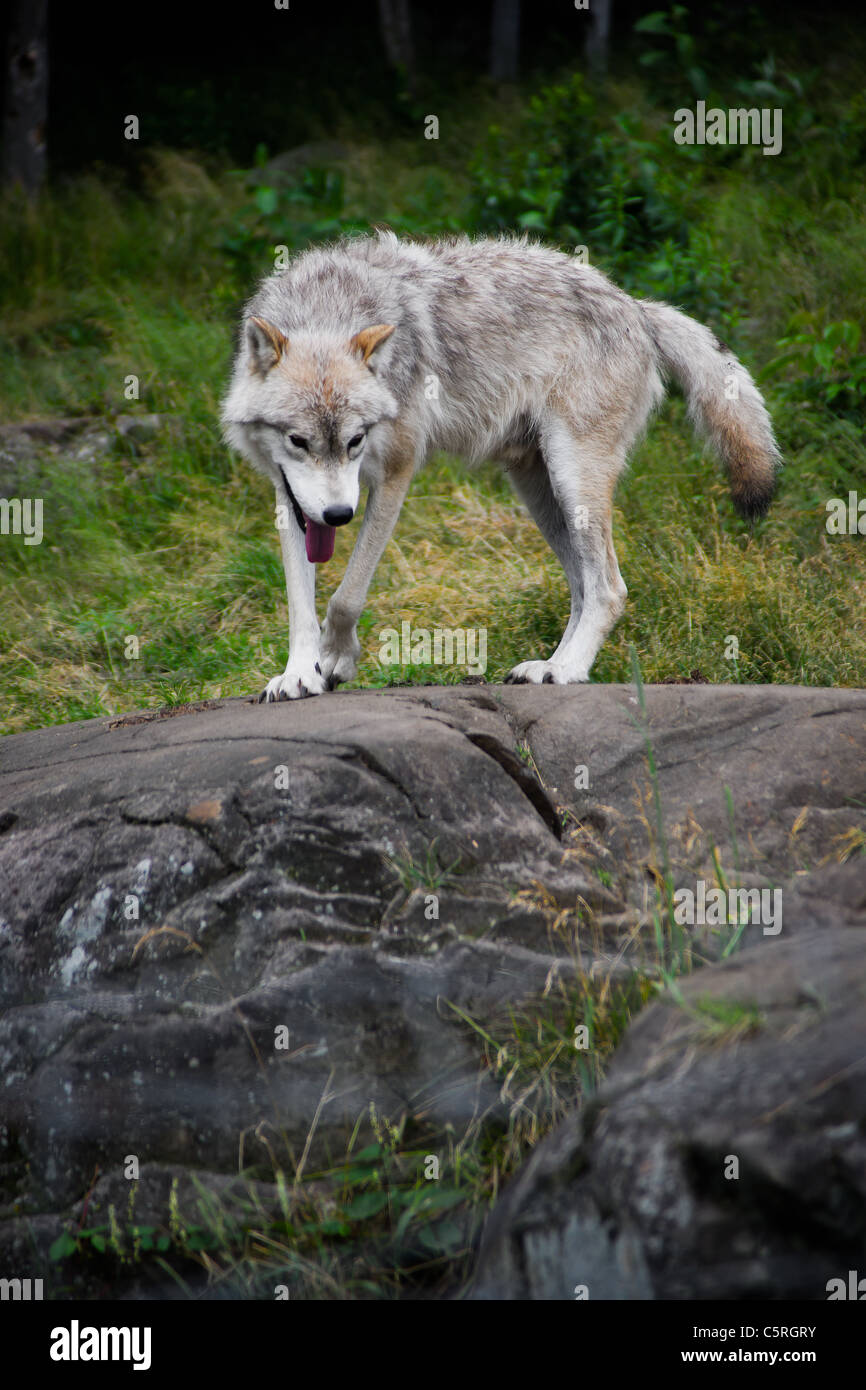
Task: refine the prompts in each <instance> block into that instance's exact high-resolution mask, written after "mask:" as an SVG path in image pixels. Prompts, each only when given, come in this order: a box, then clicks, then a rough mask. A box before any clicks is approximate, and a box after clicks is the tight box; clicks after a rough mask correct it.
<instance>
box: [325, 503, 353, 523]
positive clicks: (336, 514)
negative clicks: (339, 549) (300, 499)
mask: <svg viewBox="0 0 866 1390" xmlns="http://www.w3.org/2000/svg"><path fill="white" fill-rule="evenodd" d="M354 515H355V509H354V507H326V508H325V510H324V511H323V512H322V520H323V521H324V523H325V525H326V526H345V524H346V522H347V521H351V520H352V517H353V516H354Z"/></svg>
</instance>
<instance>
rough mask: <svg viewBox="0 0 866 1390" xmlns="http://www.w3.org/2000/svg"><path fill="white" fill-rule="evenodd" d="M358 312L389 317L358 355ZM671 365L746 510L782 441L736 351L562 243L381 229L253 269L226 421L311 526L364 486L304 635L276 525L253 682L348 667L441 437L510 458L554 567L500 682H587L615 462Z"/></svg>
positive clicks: (610, 576)
mask: <svg viewBox="0 0 866 1390" xmlns="http://www.w3.org/2000/svg"><path fill="white" fill-rule="evenodd" d="M253 320H258V321H261V322H263V324H264V327H263V328H262V327H259V326H257V325H256V324H255V323H253V322H252V321H253ZM373 325H377V326H385V325H389V326H391V325H392V326H393V332H391V333H390V334H389V335H388V334H385V335H384V336H382V335H381V333H379V334H378V338H379V339H380V340H377V342H376V345H375V346H374V347H373V349H372V350H371V351H370V353H369V356H368V357H367V358H366V360H364V357H363V353H364V351H365V350H366V348H365V346H364V343H365V342H367V340H362V341H361V343H360V344H359V342H358V341H357V340H356V342H355V345H354V346H351V340H353V339H355V335H358V334H363V332H364V330H367V329H371V328H372V326H373ZM273 330H277V332H276V334H274V333H273ZM382 332H384V329H382ZM272 338H274V340H275V341H276V346H275V347H274V346H272ZM372 338H374V339H376V338H377V333H373V335H372ZM367 346H369V342H367ZM669 376H672V377H673V378H674V379H675V380H677V381H678V382H679V384H680V385H681V386H682V387H683V390H684V391H685V393H686V396H687V399H688V402H689V410H690V414H691V417H692V419H693V421H694V423H695V424H696V425H697V427H698V428H699V429H700V430H701V431H702V432H703V433H705V434H706V435H708V436H709V438H710V439H711V440H712V442H713V443H714V444H715V446H716V447H717V449H718V450H719V452H720V453H721V456H722V458H723V460H724V461H725V463H726V464H727V466H728V469H729V473H730V478H731V485H732V490H733V493H734V497H735V501H736V502H737V504H738V505H739V506H740V508H741V510H743V511H744V512H746V513H748V514H753V513H755V512H760V511H761V510H763V509H765V507H766V505H767V503H768V501H769V497H770V495H771V493H772V487H773V482H774V478H775V473H776V469H777V467H778V464H779V457H778V452H777V450H776V446H775V441H774V439H773V432H772V426H771V424H770V420H769V417H768V415H767V412H766V409H765V408H764V404H763V401H762V399H761V396H760V394H759V392H758V390H757V388H756V387H755V385H754V383H753V381H752V378H751V377H750V376H749V373H748V372H747V371H746V369H745V368H744V367H743V366H742V365H741V364H740V363H739V362H737V360H736V359H735V358H734V357H733V356H732V355H731V354H730V352H729V351H728V350H727V349H725V348H723V347H722V345H720V344H719V343H718V341H717V340H716V339H715V338H714V337H713V335H712V333H710V331H709V330H708V329H706V328H704V327H703V326H702V325H701V324H698V323H696V322H695V321H694V320H693V319H690V318H688V317H687V316H686V315H684V314H681V313H680V312H679V311H678V310H676V309H673V308H670V307H669V306H667V305H663V304H658V303H652V302H650V301H639V300H635V299H633V298H631V296H629V295H627V294H625V293H624V291H622V290H620V289H618V288H617V287H616V286H615V285H614V284H612V283H611V282H610V281H609V280H608V279H607V278H606V277H605V276H604V275H603V274H602V273H601V272H600V271H598V270H596V269H595V268H594V267H592V266H588V265H584V264H581V263H580V262H578V261H577V260H575V259H573V258H571V257H569V256H568V255H565V254H563V253H562V252H559V251H554V250H551V249H549V248H547V247H544V246H541V245H538V244H534V243H532V242H529V241H528V240H527V239H525V238H499V239H479V240H477V241H471V240H469V239H466V238H455V239H448V240H440V241H436V242H433V243H430V244H419V243H413V242H407V241H400V240H398V239H397V237H395V236H394V235H393V234H392V233H389V232H380V233H379V234H378V235H377V236H376V237H363V238H358V239H354V240H348V241H345V242H342V243H340V244H338V245H336V246H334V247H329V248H325V249H316V250H311V251H307V252H305V253H304V254H302V255H300V256H299V257H297V258H296V260H295V261H294V262H293V264H292V265H291V267H290V268H289V269H288V270H287V271H284V272H282V273H280V274H278V275H273V276H271V277H269V278H268V279H266V280H264V281H263V282H262V284H261V285H260V287H259V289H258V291H257V292H256V294H255V295H254V296H253V298H252V299H251V300H250V301H249V303H248V304H247V306H246V308H245V311H244V320H243V331H242V334H241V342H240V347H239V350H238V354H237V357H236V361H235V366H234V372H233V376H232V380H231V384H230V387H229V390H228V393H227V396H226V398H225V401H224V404H223V412H222V419H223V427H224V433H225V437H226V439H227V441H228V442H229V443H230V444H232V445H233V446H234V447H236V448H237V449H238V450H239V451H240V452H241V453H242V454H243V455H244V456H245V457H246V458H247V459H248V461H249V462H250V463H251V464H253V465H254V466H255V467H257V468H259V469H261V470H262V471H263V472H265V473H266V474H267V475H268V476H269V477H270V478H271V479H272V481H273V483H274V486H275V489H276V494H277V501H278V502H280V503H282V504H283V505H291V497H292V494H293V495H294V499H295V501H296V502H297V504H298V506H299V508H300V510H301V511H302V512H303V514H304V516H305V517H306V518H307V519H308V520H310V519H311V520H312V521H313V522H314V523H316V524H318V523H320V522H321V521H322V520H323V515H324V512H325V511H326V510H328V509H329V508H333V507H337V508H343V509H344V511H348V509H350V508H351V509H352V510H353V511H354V509H356V508H357V505H358V498H359V492H360V486H361V484H362V483H366V484H367V485H368V486H369V497H368V502H367V507H366V509H365V516H364V521H363V523H362V526H361V530H360V532H359V536H358V541H357V544H356V547H355V551H354V552H353V554H352V556H351V557H350V561H349V564H348V566H347V570H346V575H345V578H344V580H343V582H342V583H341V585H340V587H339V589H338V590H337V592H336V593H335V594H334V596H333V598H332V600H331V603H330V604H329V607H328V613H327V615H326V619H325V624H324V627H323V630H322V632H321V633H320V632H319V628H318V622H317V619H316V614H315V601H314V584H315V580H314V569H315V567H314V565H312V564H310V563H309V561H308V560H307V558H306V553H305V550H304V537H303V534H302V532H301V530H300V527H299V526H298V525H296V524H294V523H293V524H292V526H290V527H289V528H287V530H286V531H284V532H281V534H280V539H281V544H282V549H283V560H284V564H285V568H286V582H287V590H288V594H289V608H290V651H289V661H288V665H287V667H286V671H285V673H284V674H283V675H282V676H278V677H275V678H274V680H272V681H271V682H270V683H269V685H268V687H267V689H266V691H265V692H264V693H263V698H267V699H285V698H296V697H297V696H299V695H305V694H316V693H319V692H320V691H323V690H325V689H328V688H329V687H332V686H333V685H335V684H337V683H338V682H339V681H343V680H349V679H351V678H352V676H353V675H354V673H355V669H356V662H357V656H358V652H359V647H358V640H357V636H356V632H355V626H356V624H357V621H358V618H359V617H360V614H361V612H362V610H363V606H364V602H365V600H366V595H367V590H368V588H369V584H370V581H371V579H372V575H373V571H374V569H375V566H376V564H377V563H378V560H379V558H380V557H381V554H382V552H383V550H384V548H385V546H386V544H387V542H388V539H389V537H390V535H391V532H392V530H393V527H394V525H395V523H396V520H397V516H398V515H399V511H400V507H401V506H402V502H403V500H404V498H405V495H406V491H407V489H408V486H409V483H410V481H411V478H412V475H413V473H414V471H415V470H416V469H417V468H418V467H420V466H421V465H422V464H423V463H424V462H425V460H426V459H427V458H428V457H429V456H430V454H431V453H432V452H433V451H435V450H440V449H441V450H446V451H449V452H452V453H457V454H460V455H462V456H464V457H465V458H467V459H469V460H482V459H487V458H490V459H495V460H498V461H500V462H501V463H502V464H503V465H504V466H505V467H506V468H507V469H508V470H509V471H510V473H511V476H512V479H513V482H514V484H515V487H516V489H517V491H518V493H519V494H520V496H521V497H522V498H523V499H524V501H525V502H526V504H527V506H528V507H529V509H530V511H531V512H532V515H533V517H534V518H535V520H536V522H537V524H538V526H539V528H540V529H541V531H542V533H543V534H544V536H545V537H546V539H547V540H548V542H549V543H550V545H551V547H552V548H553V550H554V551H555V553H556V554H557V556H558V557H559V559H560V561H561V563H562V565H563V568H564V569H565V571H566V575H567V577H568V580H569V586H570V589H571V596H572V607H571V615H570V618H569V623H568V626H567V628H566V632H565V634H564V636H563V639H562V641H561V642H560V644H559V646H558V647H557V649H556V651H555V652H554V653H553V655H552V656H551V657H550V659H549V660H547V661H528V662H523V663H521V664H520V665H519V666H517V667H515V669H514V670H513V671H512V673H511V675H510V677H509V679H514V680H518V681H520V680H527V681H533V682H538V681H553V682H555V683H566V682H570V681H580V680H586V679H587V677H588V675H589V669H590V666H591V664H592V661H593V660H594V658H595V656H596V654H597V652H598V649H599V647H600V646H601V643H602V641H603V640H604V637H605V635H606V633H607V632H608V631H609V629H610V627H611V626H612V625H613V623H614V622H615V621H616V618H617V617H618V616H619V614H620V613H621V612H622V608H623V606H624V602H625V594H626V589H625V585H624V583H623V581H622V577H621V575H620V573H619V568H618V566H617V563H616V556H615V554H614V551H613V544H612V537H611V510H612V500H613V492H614V488H615V485H616V480H617V478H618V476H619V475H620V473H621V472H622V470H623V468H624V467H625V464H626V459H627V456H628V452H629V450H630V449H631V447H632V446H633V444H634V442H635V440H636V439H637V438H638V436H639V435H640V433H641V431H642V430H643V429H644V427H645V425H646V422H647V420H648V418H649V415H650V413H651V411H652V410H653V408H654V407H655V406H656V405H657V404H658V403H659V401H660V400H661V398H662V396H663V394H664V389H665V388H664V379H665V378H667V377H669ZM732 383H733V384H732ZM729 396H733V397H734V398H733V399H729ZM360 431H364V438H363V443H362V444H361V445H360V446H358V445H357V444H356V445H354V446H353V447H350V445H349V441H350V440H352V439H355V440H357V438H358V433H359V432H360ZM289 435H293V436H295V437H298V436H300V437H302V439H303V440H304V441H305V445H306V448H305V449H304V450H302V451H300V452H299V451H298V450H297V449H296V448H295V446H294V445H292V444H291V443H290V442H289V440H288V436H289ZM290 490H291V491H290Z"/></svg>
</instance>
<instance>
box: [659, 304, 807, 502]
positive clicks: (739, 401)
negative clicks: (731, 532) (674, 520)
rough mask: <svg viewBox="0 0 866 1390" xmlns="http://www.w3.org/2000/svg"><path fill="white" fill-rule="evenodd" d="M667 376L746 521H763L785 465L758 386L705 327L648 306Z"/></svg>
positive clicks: (663, 308) (665, 307)
mask: <svg viewBox="0 0 866 1390" xmlns="http://www.w3.org/2000/svg"><path fill="white" fill-rule="evenodd" d="M641 304H642V307H643V308H644V310H645V311H646V314H647V317H648V319H649V322H650V328H651V330H652V334H653V337H654V339H655V341H656V345H657V347H658V351H659V357H660V366H661V370H662V373H663V374H666V375H670V376H672V377H673V378H674V380H675V381H676V382H677V383H678V385H679V386H681V387H682V389H683V392H684V393H685V397H686V400H687V402H688V407H689V419H690V420H691V421H692V424H693V425H694V426H695V427H696V429H697V430H698V431H699V432H700V433H701V434H702V435H705V436H706V437H707V438H708V439H709V440H710V441H711V442H712V443H713V444H714V446H715V448H716V449H717V450H718V453H719V455H720V456H721V458H722V460H723V462H724V464H725V467H726V468H727V471H728V478H729V481H730V485H731V495H732V497H733V499H734V506H735V507H736V508H737V511H738V512H739V513H740V515H741V516H745V517H749V518H751V517H757V516H763V515H764V513H765V512H766V510H767V508H768V507H769V505H770V501H771V499H772V496H773V493H774V491H775V488H776V473H777V472H778V470H779V468H781V466H782V460H781V457H780V455H779V450H778V448H777V446H776V441H775V439H774V437H773V426H772V424H771V423H770V417H769V415H768V414H767V409H766V406H765V405H764V401H763V398H762V396H761V393H760V391H759V390H758V388H757V386H756V385H755V383H754V382H753V380H752V378H751V377H750V375H749V373H748V372H747V371H746V368H745V367H744V366H743V365H742V363H741V362H738V361H737V359H736V357H735V356H734V354H733V353H732V352H731V351H730V349H729V348H726V347H725V345H724V344H723V343H720V342H719V340H718V338H716V336H715V335H714V334H713V333H711V332H710V330H709V328H705V327H704V325H703V324H701V323H697V322H696V321H695V320H694V319H690V318H689V317H688V315H687V314H682V313H680V311H679V309H672V308H671V307H670V305H669V304H658V303H655V302H654V301H652V300H642V301H641Z"/></svg>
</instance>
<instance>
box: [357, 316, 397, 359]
mask: <svg viewBox="0 0 866 1390" xmlns="http://www.w3.org/2000/svg"><path fill="white" fill-rule="evenodd" d="M396 327H397V325H396V324H395V323H377V324H374V325H373V327H372V328H362V329H361V331H360V333H356V334H355V336H354V338H350V339H349V351H350V352H354V353H357V355H358V356H359V357H360V358H361V360H362V361H363V362H369V360H370V358H371V357H372V355H373V353H374V352H375V351H376V349H377V348H378V347H381V346H382V344H383V343H384V342H385V340H386V339H387V338H390V336H391V334H392V333H393V332H394V329H395V328H396Z"/></svg>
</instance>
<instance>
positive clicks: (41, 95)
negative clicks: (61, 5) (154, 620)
mask: <svg viewBox="0 0 866 1390" xmlns="http://www.w3.org/2000/svg"><path fill="white" fill-rule="evenodd" d="M47 119H48V0H13V3H12V18H11V21H10V24H9V45H8V48H7V53H6V102H5V109H4V112H3V159H2V166H0V181H2V182H3V184H4V185H9V184H15V183H20V184H21V185H22V187H23V188H24V190H25V192H27V193H29V194H30V195H31V196H32V195H33V194H34V193H37V192H38V190H39V188H40V187H41V185H42V181H43V179H44V177H45V126H46V122H47Z"/></svg>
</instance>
